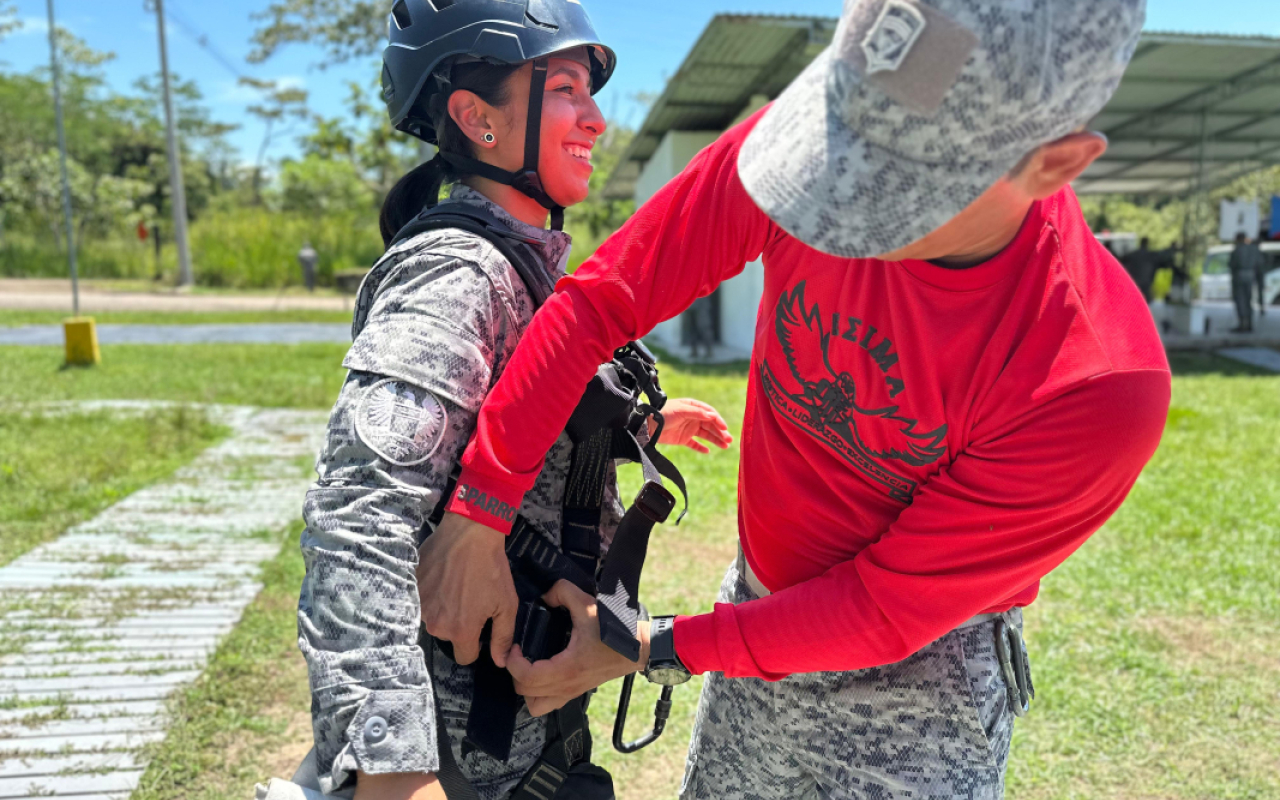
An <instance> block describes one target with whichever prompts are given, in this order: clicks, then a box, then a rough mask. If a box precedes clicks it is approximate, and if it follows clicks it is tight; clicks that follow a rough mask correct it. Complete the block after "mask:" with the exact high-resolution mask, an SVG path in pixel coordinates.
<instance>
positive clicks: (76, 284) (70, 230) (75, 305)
mask: <svg viewBox="0 0 1280 800" xmlns="http://www.w3.org/2000/svg"><path fill="white" fill-rule="evenodd" d="M47 5H48V7H49V66H50V68H51V69H52V70H53V110H54V115H55V116H56V117H57V120H58V157H59V159H60V160H61V161H62V216H63V217H65V218H66V222H67V260H68V261H69V262H70V264H71V309H72V316H75V317H78V316H80V274H79V270H77V269H76V238H75V226H74V225H73V224H72V222H71V180H70V179H69V178H68V177H67V130H66V127H65V126H64V125H63V121H62V73H61V71H60V67H59V65H58V34H57V25H56V24H55V22H54V14H53V0H48V3H47Z"/></svg>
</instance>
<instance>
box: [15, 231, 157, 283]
mask: <svg viewBox="0 0 1280 800" xmlns="http://www.w3.org/2000/svg"><path fill="white" fill-rule="evenodd" d="M76 256H77V258H76V269H77V271H78V272H79V273H80V277H82V278H150V277H152V276H153V275H154V274H155V251H154V250H153V249H152V246H151V244H150V243H144V242H139V241H138V240H137V239H135V238H129V237H124V236H121V237H118V238H114V239H90V240H87V241H85V242H83V243H82V244H81V245H80V248H79V250H77V252H76ZM67 274H68V266H67V254H66V251H65V250H63V249H62V248H60V247H58V246H56V245H55V244H54V243H53V242H52V241H51V239H50V238H49V237H45V238H43V239H41V238H37V237H35V236H30V235H28V234H23V233H18V234H15V233H6V234H5V237H4V240H3V242H0V277H5V278H65V277H67Z"/></svg>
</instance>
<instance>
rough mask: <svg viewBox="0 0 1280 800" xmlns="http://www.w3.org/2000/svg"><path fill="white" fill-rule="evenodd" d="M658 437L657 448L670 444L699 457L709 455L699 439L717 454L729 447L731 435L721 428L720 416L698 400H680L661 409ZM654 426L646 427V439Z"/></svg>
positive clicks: (723, 426) (727, 428)
mask: <svg viewBox="0 0 1280 800" xmlns="http://www.w3.org/2000/svg"><path fill="white" fill-rule="evenodd" d="M662 419H663V421H664V423H665V424H664V425H663V426H662V437H661V438H659V439H658V444H674V445H680V446H681V447H687V448H689V449H690V450H696V451H697V452H699V453H708V452H710V451H709V450H708V449H707V447H706V445H704V444H702V442H699V441H698V439H703V440H705V441H707V442H710V443H711V444H714V445H715V446H716V447H719V448H720V449H721V450H724V449H726V448H728V446H729V445H731V444H733V434H731V433H729V426H728V425H727V424H725V421H724V418H723V417H721V416H720V412H718V411H716V410H715V409H714V408H712V407H711V406H709V405H707V404H706V403H704V402H702V401H701V400H694V399H693V398H691V397H681V398H678V399H673V400H668V401H667V404H666V405H665V406H664V407H663V409H662ZM655 428H656V424H655V423H653V422H650V423H649V435H650V436H652V435H653V431H654V430H655Z"/></svg>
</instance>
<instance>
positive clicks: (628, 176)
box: [604, 14, 1280, 358]
mask: <svg viewBox="0 0 1280 800" xmlns="http://www.w3.org/2000/svg"><path fill="white" fill-rule="evenodd" d="M836 22H837V20H836V19H835V18H834V17H790V16H765V15H741V14H722V15H719V16H717V17H715V18H714V19H713V20H712V21H711V24H710V25H708V26H707V29H706V30H705V31H703V33H702V36H701V37H699V39H698V41H697V42H696V43H695V44H694V46H693V49H692V50H690V52H689V54H688V56H687V57H686V58H685V60H684V63H683V64H681V65H680V68H679V70H677V72H676V74H675V75H674V77H672V78H671V79H670V80H669V81H668V82H667V86H666V88H665V89H664V90H663V92H662V94H661V96H660V97H659V98H658V100H657V101H656V102H655V103H654V104H653V107H652V108H651V109H650V110H649V114H648V116H647V117H646V118H645V120H644V123H643V124H642V125H641V127H640V130H639V131H638V132H637V134H636V137H635V139H634V140H633V141H632V142H631V144H630V146H629V147H628V149H627V151H626V153H625V154H624V155H623V157H622V160H621V162H620V163H619V165H618V167H617V168H616V169H615V171H614V173H613V175H612V176H611V177H610V180H609V183H608V185H606V187H605V190H604V192H605V196H606V197H611V198H627V197H633V198H635V200H636V201H637V202H644V201H645V200H647V199H648V198H649V197H651V196H652V195H653V194H654V193H655V192H656V191H657V190H658V189H659V188H661V187H662V186H663V184H665V183H666V182H667V181H669V180H670V179H671V178H673V177H675V175H676V174H678V173H679V172H680V170H682V169H683V168H684V167H685V165H687V164H688V163H689V161H690V160H692V158H693V157H694V155H696V154H697V152H698V151H699V150H701V149H702V148H703V147H705V146H706V145H708V144H710V143H711V142H712V141H714V140H715V138H716V137H717V136H719V135H720V134H721V133H722V132H723V131H724V130H725V129H726V128H729V127H731V126H732V125H734V124H735V123H737V122H739V121H741V120H743V119H745V118H746V117H747V116H749V115H750V114H752V113H754V112H755V111H757V110H759V109H760V108H761V107H763V106H764V105H765V104H766V103H768V102H769V101H770V100H772V99H774V98H775V97H777V96H778V95H779V94H781V92H782V90H783V89H785V88H786V86H787V85H788V84H789V83H790V82H791V81H792V80H793V79H794V78H795V77H796V76H797V75H799V74H800V72H801V71H802V70H804V68H805V67H806V66H808V64H809V62H810V61H812V60H813V58H814V57H815V56H817V55H818V53H820V52H821V51H822V49H823V48H824V47H826V46H827V45H828V44H829V43H830V42H831V38H832V36H833V35H834V33H835V28H836ZM1091 127H1092V128H1093V129H1095V130H1099V131H1102V132H1103V133H1105V134H1106V135H1107V137H1108V139H1109V140H1110V143H1111V144H1110V147H1109V149H1108V150H1107V153H1106V154H1105V155H1104V156H1103V157H1102V158H1101V159H1099V160H1098V161H1097V162H1095V163H1094V164H1093V165H1092V166H1091V167H1090V168H1089V170H1088V171H1087V172H1086V173H1085V174H1084V175H1083V176H1082V177H1081V178H1080V179H1079V180H1077V181H1076V184H1075V189H1076V191H1077V192H1079V193H1082V194H1090V193H1092V194H1097V193H1128V194H1169V195H1183V194H1189V193H1196V192H1204V191H1206V190H1208V189H1211V188H1213V187H1215V186H1219V185H1222V184H1224V183H1229V182H1231V181H1232V180H1235V179H1236V178H1238V177H1241V176H1243V175H1245V174H1248V173H1249V172H1252V171H1254V170H1257V169H1260V168H1263V167H1266V166H1270V165H1276V164H1280V39H1278V38H1270V37H1263V36H1257V37H1238V36H1220V35H1201V34H1181V33H1152V32H1147V33H1144V34H1143V35H1142V39H1141V41H1140V42H1139V45H1138V48H1137V50H1136V51H1135V53H1134V57H1133V60H1132V61H1131V63H1130V66H1129V69H1128V71H1127V72H1126V73H1125V76H1124V79H1123V81H1122V82H1121V84H1120V87H1119V89H1118V90H1117V92H1116V94H1115V96H1114V97H1113V98H1112V99H1111V102H1110V103H1108V104H1107V106H1106V108H1104V109H1103V111H1102V113H1101V114H1099V115H1098V117H1097V118H1096V119H1095V120H1094V122H1093V125H1092V126H1091ZM763 288H764V276H763V268H762V266H761V265H760V263H759V262H756V263H754V264H749V265H747V267H746V269H745V270H744V271H743V273H742V274H741V275H739V276H738V277H736V278H733V279H732V280H730V281H726V282H725V283H724V284H722V285H721V287H720V289H718V290H717V291H716V293H715V295H713V301H714V303H713V304H712V309H713V310H712V311H711V312H709V313H712V314H713V315H714V319H713V321H712V323H711V328H712V329H713V330H714V333H715V339H716V341H717V343H718V345H719V347H720V352H719V355H720V356H722V357H727V358H732V357H740V356H745V355H746V354H747V353H749V352H750V350H751V345H752V337H753V332H754V329H755V310H756V307H757V306H758V305H759V300H760V294H761V292H762V291H763ZM700 313H708V312H706V311H705V310H704V311H702V312H700ZM684 317H685V318H684V319H676V320H671V321H668V322H665V323H663V324H662V325H659V326H658V328H657V329H656V330H655V331H654V338H655V339H656V340H657V341H658V342H659V343H660V344H663V345H666V346H668V347H679V346H681V345H683V344H688V343H689V342H690V341H691V340H692V337H693V336H694V333H693V331H694V330H705V324H704V325H702V326H699V325H697V324H695V323H694V322H693V321H692V320H691V319H689V314H688V313H686V314H685V315H684Z"/></svg>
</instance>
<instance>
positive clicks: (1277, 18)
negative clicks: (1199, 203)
mask: <svg viewBox="0 0 1280 800" xmlns="http://www.w3.org/2000/svg"><path fill="white" fill-rule="evenodd" d="M11 2H12V0H11ZM55 2H56V11H57V15H58V22H59V24H61V25H63V26H65V27H67V28H69V29H70V30H71V31H72V32H74V33H75V34H76V35H77V36H80V37H81V38H83V39H84V40H86V41H87V42H88V43H89V45H90V46H92V47H94V48H96V49H99V50H109V51H111V52H114V53H115V54H116V59H115V60H114V61H113V62H111V63H110V64H109V65H107V67H106V73H107V78H108V80H109V82H110V83H111V84H112V85H113V86H114V87H116V88H117V89H120V90H122V91H127V90H128V89H129V87H130V85H131V84H132V83H133V81H134V80H136V79H137V78H138V77H141V76H143V75H148V74H154V73H156V72H157V71H159V68H160V66H159V65H160V61H159V50H158V44H157V36H156V32H157V31H156V17H155V14H154V12H149V11H147V10H146V9H145V7H144V5H143V0H55ZM585 4H586V5H587V8H588V11H589V12H590V13H591V16H592V19H593V20H594V22H595V24H596V28H597V30H598V31H599V33H600V35H601V37H602V39H603V40H604V41H605V42H606V43H607V44H609V45H610V46H612V47H613V48H614V50H615V51H617V53H618V60H619V65H618V71H617V73H616V74H615V75H614V77H613V80H612V81H610V83H609V85H608V86H606V87H605V89H604V90H603V91H602V92H601V93H600V95H599V96H598V97H597V99H598V101H599V103H600V107H601V108H602V109H603V111H604V113H605V115H606V117H609V118H611V119H613V120H616V121H619V122H621V123H623V124H630V125H632V126H635V125H638V124H639V123H640V122H641V121H642V119H643V113H644V109H643V107H642V106H641V105H639V104H638V103H637V102H635V100H634V99H633V98H634V96H635V95H636V94H637V93H640V92H649V93H656V92H660V91H661V90H662V88H663V86H664V85H665V82H666V79H667V78H668V77H669V76H671V75H672V74H674V73H675V71H676V69H677V68H679V66H680V63H681V61H683V60H684V57H685V55H686V54H687V53H688V52H689V49H690V48H691V47H692V46H693V43H694V42H695V41H696V40H697V38H698V36H699V34H701V33H702V31H703V29H704V28H705V27H706V25H707V23H708V22H709V21H710V20H711V18H712V17H713V16H714V15H715V14H716V13H725V12H733V13H773V14H798V15H821V16H835V15H837V14H839V11H840V6H841V3H840V0H585ZM16 5H17V8H18V15H19V17H20V18H21V19H22V20H23V21H24V23H25V25H24V28H23V30H21V31H19V32H18V33H16V34H14V35H11V36H10V37H9V38H7V39H5V40H3V41H0V69H9V70H19V71H26V70H29V69H32V68H34V67H37V66H44V65H47V64H48V63H49V44H48V39H47V30H48V27H47V21H46V20H47V10H46V2H45V0H17V2H16ZM268 5H269V0H217V2H208V0H165V6H166V10H167V11H169V12H170V15H171V16H170V21H169V25H168V26H167V27H166V31H167V32H168V38H169V64H170V69H171V70H172V71H173V72H174V73H175V74H177V75H178V76H180V77H182V78H184V79H194V80H195V81H196V82H197V84H198V85H199V86H200V88H201V90H202V91H203V92H204V95H205V99H206V102H207V104H208V106H209V107H210V108H211V110H212V112H213V116H214V118H215V119H217V120H219V121H221V122H227V123H232V124H237V125H240V128H239V130H237V131H235V132H234V133H232V134H231V135H230V136H229V140H230V142H231V144H232V145H233V146H234V147H235V148H236V149H237V150H238V151H239V152H240V153H241V156H242V158H243V160H244V161H245V162H252V161H253V160H254V159H255V158H256V154H257V151H258V148H259V146H260V145H261V143H262V136H263V126H262V124H261V123H260V122H258V121H257V120H255V119H254V118H252V117H250V116H248V115H247V114H246V112H245V108H246V107H247V106H248V105H251V104H252V103H253V102H255V99H256V95H255V93H254V92H253V91H252V90H248V89H245V88H243V87H239V86H237V85H236V74H237V73H238V74H242V75H248V76H251V77H255V78H260V79H275V80H279V81H281V82H284V83H288V84H291V85H295V86H300V87H302V88H305V89H307V90H308V91H309V92H310V106H311V109H312V111H314V112H316V113H319V114H323V115H325V116H337V115H339V114H341V113H342V112H343V100H344V98H345V97H346V95H347V89H346V85H347V81H350V80H357V81H360V82H361V83H365V84H368V85H370V86H372V84H373V81H374V80H375V79H376V77H377V75H378V70H379V67H378V65H377V63H376V62H374V61H373V60H370V61H368V62H361V63H350V64H343V65H334V66H331V67H330V68H328V69H322V68H321V62H322V60H323V55H322V53H321V52H320V51H319V50H318V49H317V48H312V47H303V46H296V45H294V46H290V47H288V48H286V49H285V50H283V51H281V52H280V53H279V54H277V55H276V56H275V57H273V58H272V59H271V60H269V61H267V62H266V63H265V64H248V63H247V62H246V61H245V56H246V55H247V54H248V52H249V50H250V45H249V37H250V35H251V34H252V32H253V30H254V28H255V26H256V23H254V21H253V20H252V19H251V16H252V14H253V13H254V12H257V11H261V10H262V9H264V8H266V7H267V6H268ZM390 5H391V3H390V0H388V2H387V7H388V9H389V8H390ZM1147 28H1148V29H1149V30H1160V31H1183V32H1196V33H1208V32H1213V33H1231V34H1246V35H1267V36H1280V5H1278V4H1277V3H1276V0H1218V2H1205V0H1149V2H1148V8H1147ZM200 36H203V37H207V40H208V42H210V43H211V45H212V46H213V48H215V49H216V50H217V52H218V53H219V54H220V55H221V58H219V57H217V56H216V55H214V54H212V53H210V52H209V51H208V50H207V49H205V48H203V47H201V46H200V45H199V44H197V42H196V39H197V37H200ZM224 60H225V61H226V62H229V64H226V63H223V61H224ZM233 68H234V70H235V72H233V71H232V70H233ZM370 91H371V92H373V89H372V88H371V89H370ZM294 152H296V144H294V143H293V142H292V141H291V140H290V139H289V138H288V137H285V138H283V139H282V140H280V141H278V142H276V143H275V144H273V146H272V149H271V150H270V152H269V154H268V156H269V157H270V158H280V157H284V156H288V155H291V154H293V153H294Z"/></svg>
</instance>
